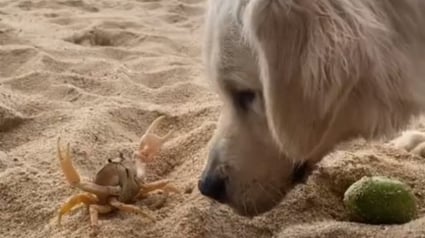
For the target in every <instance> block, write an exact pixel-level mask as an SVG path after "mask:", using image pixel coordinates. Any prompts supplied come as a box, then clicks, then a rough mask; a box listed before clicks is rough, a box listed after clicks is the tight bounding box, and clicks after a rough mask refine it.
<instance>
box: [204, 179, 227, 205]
mask: <svg viewBox="0 0 425 238" xmlns="http://www.w3.org/2000/svg"><path fill="white" fill-rule="evenodd" d="M198 189H199V191H200V192H201V194H202V195H204V196H207V197H209V198H212V199H214V200H216V201H218V202H224V200H225V199H226V182H225V179H223V178H222V177H221V176H218V175H207V176H205V177H204V178H202V179H201V180H199V182H198Z"/></svg>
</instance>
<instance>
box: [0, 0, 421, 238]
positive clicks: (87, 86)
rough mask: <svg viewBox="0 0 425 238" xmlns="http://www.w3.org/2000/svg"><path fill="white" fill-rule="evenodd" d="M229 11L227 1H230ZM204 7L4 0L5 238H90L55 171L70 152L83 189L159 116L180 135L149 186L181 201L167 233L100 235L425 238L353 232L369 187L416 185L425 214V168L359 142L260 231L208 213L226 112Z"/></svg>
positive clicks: (1, 217)
mask: <svg viewBox="0 0 425 238" xmlns="http://www.w3.org/2000/svg"><path fill="white" fill-rule="evenodd" d="M229 1H230V0H229ZM204 7H205V2H204V1H203V0H98V1H95V0H1V1H0V237H22V238H31V237H40V238H47V237H58V238H59V237H89V234H90V225H89V224H90V221H89V215H88V214H87V212H86V210H84V209H81V210H78V211H76V212H74V213H73V214H71V215H67V216H65V217H63V219H62V225H61V226H58V225H57V224H56V223H55V222H56V220H55V216H56V214H57V211H58V209H59V207H60V205H61V204H62V203H64V202H65V201H66V200H67V198H68V197H70V196H71V195H75V194H77V193H78V192H79V191H78V190H77V189H74V188H71V186H69V184H68V183H67V182H66V181H65V178H64V176H63V173H62V172H61V170H60V167H59V163H58V161H57V159H56V141H57V138H58V136H61V138H62V140H63V141H64V143H65V142H69V143H70V145H71V148H72V154H73V157H74V165H75V167H77V169H78V171H79V172H80V173H81V175H82V176H83V178H85V179H91V178H92V177H93V176H94V174H95V173H96V171H97V170H98V169H99V168H100V167H101V166H102V165H103V164H105V163H106V161H107V160H108V159H110V158H114V157H116V156H117V155H118V153H119V152H122V153H124V154H129V153H131V152H132V151H133V150H134V149H136V147H137V142H138V141H139V138H140V136H141V135H142V134H143V133H144V132H145V130H146V128H147V126H148V125H149V124H150V123H151V122H152V121H153V120H154V119H155V118H157V117H158V116H160V115H165V116H166V118H165V120H164V121H163V122H162V123H161V126H160V128H159V130H158V131H159V133H160V134H164V133H166V132H168V131H169V130H174V131H175V133H174V134H173V135H172V137H171V138H170V140H169V142H168V143H167V144H166V145H165V146H164V147H163V150H162V152H161V154H160V155H159V156H158V157H157V159H156V161H155V162H154V163H152V164H150V165H149V166H148V170H147V180H149V181H154V180H157V179H172V180H173V181H174V183H175V184H176V186H177V187H178V188H180V189H181V190H182V191H184V192H183V193H181V194H172V195H170V197H169V199H168V200H167V201H166V203H165V204H164V205H163V206H162V207H160V208H153V207H150V206H149V205H150V204H152V202H153V201H154V200H155V199H156V198H159V197H158V196H160V195H156V196H153V197H151V198H148V199H146V200H142V201H140V202H138V203H137V204H136V205H138V206H140V207H142V208H143V209H151V212H152V213H153V214H155V216H156V218H157V219H156V221H155V222H149V221H148V220H146V219H144V218H143V217H141V216H139V215H135V214H130V213H123V212H115V213H111V214H108V215H105V216H100V218H99V219H100V229H99V234H98V237H111V238H112V237H114V238H115V237H182V238H183V237H187V238H201V237H258V238H271V237H291V238H292V237H294V238H301V237H349V238H351V237H353V238H354V237H379V238H384V237H425V219H424V218H418V219H416V220H414V221H412V222H410V223H408V224H404V225H398V226H372V225H365V224H358V223H350V222H348V221H347V214H346V211H345V210H344V207H343V203H342V197H343V193H344V191H345V189H346V188H347V187H348V186H349V185H350V184H351V183H352V182H354V181H355V180H357V179H359V178H360V177H362V176H364V175H387V176H395V177H396V178H398V179H400V180H402V181H404V182H406V183H408V184H409V185H410V186H412V188H413V190H414V192H415V194H416V195H417V198H418V205H419V209H420V214H419V215H420V216H423V215H424V212H425V211H424V209H423V208H424V206H425V204H424V199H425V198H424V195H425V194H424V192H425V159H422V158H418V157H414V156H412V155H409V154H407V153H405V152H402V151H396V150H393V149H391V148H388V147H385V146H384V145H383V144H380V143H375V144H372V143H365V142H362V141H358V142H353V143H351V144H348V145H344V146H341V148H339V150H338V151H336V152H335V153H333V154H331V155H329V156H327V157H326V158H325V159H324V160H323V161H322V162H321V163H320V167H319V169H318V170H317V171H315V173H314V174H313V175H312V176H311V177H310V178H309V180H308V181H307V182H306V184H303V185H300V186H297V187H296V188H295V189H294V190H293V191H292V192H290V193H289V194H288V196H287V197H286V199H285V200H284V201H282V203H281V204H280V205H279V206H278V207H277V208H275V209H274V210H272V211H271V212H269V213H267V214H265V215H263V216H260V217H256V218H253V219H248V218H242V217H239V216H237V215H235V214H234V213H233V212H232V211H231V210H230V209H228V208H226V207H224V206H221V205H217V204H213V203H211V202H210V201H209V200H207V199H205V198H203V197H202V196H201V195H200V194H199V191H198V190H197V188H196V182H197V179H198V177H199V175H200V173H201V171H202V168H203V166H204V164H205V161H206V153H207V143H208V140H209V139H210V137H211V135H212V133H213V132H214V129H215V121H216V120H217V117H218V113H219V110H220V102H219V100H218V98H217V96H216V95H215V94H214V93H213V92H212V91H211V90H210V88H209V86H208V84H207V83H206V81H205V80H204V75H203V71H202V70H203V69H202V63H201V38H202V30H203V29H202V24H203V13H204Z"/></svg>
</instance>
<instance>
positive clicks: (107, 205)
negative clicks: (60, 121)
mask: <svg viewBox="0 0 425 238" xmlns="http://www.w3.org/2000/svg"><path fill="white" fill-rule="evenodd" d="M163 118H164V116H160V117H158V118H157V119H155V120H154V121H153V122H152V124H151V125H150V126H149V127H148V129H147V130H146V132H145V134H144V135H143V136H142V137H141V139H140V143H139V147H138V149H137V150H136V151H135V152H134V153H133V155H132V158H124V156H123V154H122V153H120V156H119V158H117V159H115V160H112V159H109V160H108V163H107V164H105V165H104V166H103V167H102V168H101V169H100V170H99V171H98V172H97V174H96V175H95V177H94V179H93V181H91V182H90V181H82V180H81V179H80V175H79V173H78V172H77V170H76V169H75V168H74V166H73V163H72V156H71V152H70V145H69V143H68V144H67V146H66V150H65V151H64V150H63V149H62V148H61V143H60V140H61V138H60V137H58V140H57V158H58V160H59V162H60V167H61V169H62V171H63V174H64V175H65V178H66V181H67V182H68V183H69V184H70V185H71V186H72V187H76V188H79V189H81V190H83V191H84V192H83V193H80V194H77V195H74V196H71V197H70V198H68V200H67V202H65V203H64V204H63V205H62V206H61V207H60V209H59V212H58V224H59V225H60V224H61V219H62V216H64V215H65V214H67V213H70V212H71V211H73V210H75V209H76V208H78V207H83V206H85V207H86V208H87V210H88V212H89V214H90V225H91V229H92V232H93V233H97V231H98V215H99V214H105V213H109V212H111V211H113V210H120V211H124V212H131V213H136V214H140V215H142V216H144V217H145V218H148V219H149V220H151V221H154V220H155V218H154V217H153V216H152V215H151V214H149V213H147V212H145V211H143V210H142V209H141V208H140V207H137V206H135V205H134V202H136V201H137V200H138V199H143V198H146V197H147V196H148V195H149V194H151V193H153V192H158V191H160V192H163V193H164V194H165V196H166V197H167V196H168V194H169V192H175V193H179V190H178V189H177V188H176V187H174V186H173V185H171V184H170V181H169V180H158V181H154V182H150V183H146V182H144V175H145V165H146V163H149V162H152V161H153V160H154V158H155V156H156V155H157V154H158V153H159V151H160V149H161V146H162V145H163V144H164V143H165V142H166V141H167V139H168V138H169V137H170V135H171V133H172V132H171V131H170V132H169V133H168V134H166V135H165V136H158V135H156V134H154V133H153V131H154V129H155V128H156V127H157V126H158V124H159V122H160V121H161V120H162V119H163Z"/></svg>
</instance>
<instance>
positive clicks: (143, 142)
mask: <svg viewBox="0 0 425 238" xmlns="http://www.w3.org/2000/svg"><path fill="white" fill-rule="evenodd" d="M164 118H165V116H160V117H158V118H157V119H155V120H154V121H153V122H152V124H151V125H150V126H149V127H148V129H147V130H146V132H145V134H144V135H143V136H142V137H141V139H140V143H139V149H138V151H136V152H135V156H137V157H139V158H140V159H141V160H142V161H144V162H150V161H152V160H153V158H154V157H155V155H157V154H158V152H159V150H160V149H161V146H162V145H163V144H164V143H165V142H166V141H167V140H168V139H169V138H170V136H171V134H172V133H173V131H170V132H168V133H167V134H166V135H164V136H158V135H156V134H155V133H154V132H153V131H154V130H155V129H156V128H157V127H158V125H159V122H160V121H162V120H163V119H164Z"/></svg>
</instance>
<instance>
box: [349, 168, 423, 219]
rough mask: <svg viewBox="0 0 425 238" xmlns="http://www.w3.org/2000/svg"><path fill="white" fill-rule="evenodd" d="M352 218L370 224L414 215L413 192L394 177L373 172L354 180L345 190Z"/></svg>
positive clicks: (408, 217)
mask: <svg viewBox="0 0 425 238" xmlns="http://www.w3.org/2000/svg"><path fill="white" fill-rule="evenodd" d="M344 204H345V206H346V208H347V209H348V211H349V214H350V216H351V220H353V221H357V222H364V223H369V224H402V223H406V222H409V221H411V220H412V219H414V218H415V217H416V215H417V206H416V200H415V196H414V195H413V193H412V192H411V190H410V188H409V187H408V186H407V185H406V184H404V183H402V182H400V181H398V180H395V179H391V178H387V177H382V176H373V177H363V178H361V179H360V180H358V181H357V182H355V183H353V184H352V185H351V186H350V187H349V188H348V189H347V191H346V192H345V194H344Z"/></svg>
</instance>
